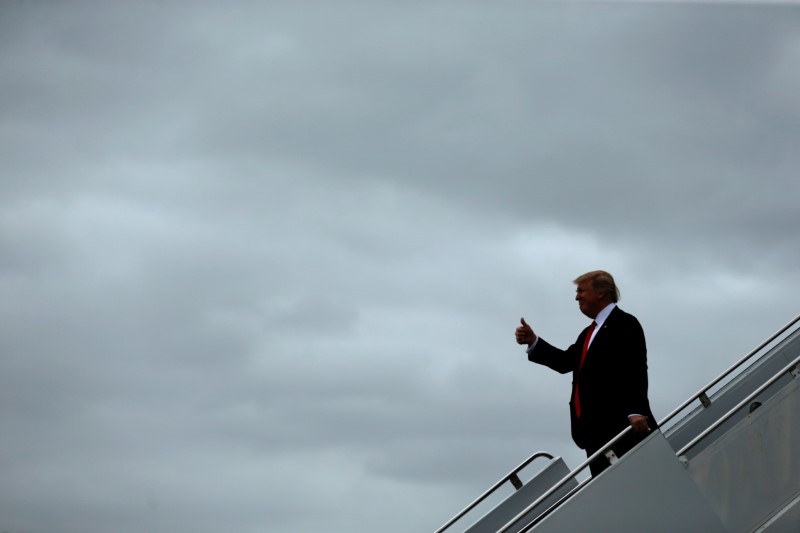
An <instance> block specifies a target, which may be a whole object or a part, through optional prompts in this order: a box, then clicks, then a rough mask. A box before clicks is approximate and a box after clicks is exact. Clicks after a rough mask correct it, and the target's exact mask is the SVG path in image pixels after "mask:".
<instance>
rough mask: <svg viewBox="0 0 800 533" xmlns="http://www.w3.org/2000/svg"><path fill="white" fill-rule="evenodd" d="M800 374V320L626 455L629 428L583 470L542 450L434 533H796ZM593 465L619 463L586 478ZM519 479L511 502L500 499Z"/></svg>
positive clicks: (799, 508)
mask: <svg viewBox="0 0 800 533" xmlns="http://www.w3.org/2000/svg"><path fill="white" fill-rule="evenodd" d="M798 377H800V316H798V317H796V318H795V319H794V320H792V321H791V322H789V323H788V324H787V325H786V326H784V327H783V328H781V329H780V330H779V331H778V332H776V333H775V334H773V335H772V336H771V337H769V338H768V339H767V340H765V341H764V342H763V343H762V344H761V345H760V346H758V347H757V348H756V349H754V350H753V351H751V352H750V353H749V354H747V355H746V356H744V357H743V358H742V359H740V360H739V361H737V362H736V363H735V364H734V365H732V366H731V367H730V368H728V369H727V370H725V371H724V372H722V373H721V374H720V375H719V376H718V377H717V378H715V379H714V380H712V381H711V382H710V383H709V384H708V385H706V386H705V387H703V388H702V389H701V390H700V391H698V392H697V393H696V394H694V395H693V396H691V397H690V398H689V399H688V400H686V401H685V402H684V403H683V404H681V405H680V406H678V407H677V408H676V409H675V410H674V411H673V412H672V413H670V414H669V415H667V416H666V417H665V418H664V420H662V421H661V422H660V424H659V425H660V426H661V429H660V430H658V431H654V432H653V433H652V434H651V435H650V436H648V437H647V438H646V439H645V440H644V441H642V442H641V443H640V444H639V445H637V446H636V447H635V448H634V449H633V450H631V451H629V452H628V453H627V454H625V456H623V457H622V458H619V459H617V458H616V457H615V456H614V455H613V452H611V451H610V448H611V446H612V445H613V444H614V443H615V442H616V441H617V440H619V439H620V438H622V437H623V436H624V435H626V434H627V432H628V431H630V428H628V429H626V430H625V431H623V432H621V433H620V434H619V435H617V436H616V437H615V438H614V439H612V440H611V441H609V443H608V444H606V446H605V448H604V449H601V450H600V451H598V452H597V453H596V454H594V455H593V456H592V457H590V458H588V459H587V460H586V461H585V462H583V463H582V464H581V465H580V466H579V467H578V468H576V469H575V470H573V471H569V470H568V468H567V466H566V465H565V464H564V461H563V460H562V459H561V458H559V457H554V456H552V455H551V454H549V453H546V452H537V453H535V454H533V455H532V456H531V457H529V458H528V459H527V460H526V461H525V462H523V463H522V464H521V465H519V466H518V467H517V468H515V469H514V470H512V471H511V472H510V473H509V474H508V475H506V476H505V477H504V478H502V479H501V480H500V481H498V482H497V483H496V484H495V485H494V486H493V487H491V488H490V489H489V490H487V491H486V492H485V493H484V494H482V495H481V496H480V497H478V498H477V499H476V500H475V501H473V502H472V503H471V504H470V505H469V506H467V508H465V509H464V510H463V511H461V512H460V513H459V514H457V515H456V516H455V517H453V518H452V519H451V520H449V521H448V522H447V523H446V524H444V525H443V526H442V527H441V528H439V529H438V530H436V532H435V533H443V532H444V531H446V530H448V531H454V530H458V531H462V532H468V533H489V532H496V533H507V532H508V533H522V532H527V531H535V532H539V533H541V532H564V531H593V532H594V531H596V532H604V531H614V532H627V531H648V532H650V531H653V532H658V531H663V532H665V533H667V532H669V533H672V532H675V531H687V532H693V531H698V532H703V533H713V532H720V533H751V532H752V533H761V532H768V533H784V532H786V533H788V532H792V533H797V532H798V531H800V459H798V457H800V454H798V453H797V451H798V450H800V392H799V391H798V389H800V379H798ZM538 459H542V460H544V461H547V462H548V463H547V464H546V465H545V466H544V467H543V468H542V469H541V471H539V472H538V473H536V474H535V475H533V477H532V478H531V479H530V480H528V481H526V482H523V481H522V480H521V478H520V475H521V472H524V471H525V470H526V469H527V468H528V467H529V465H531V464H538V463H541V461H537V460H538ZM594 460H599V461H610V462H611V463H612V464H611V466H610V467H609V468H607V469H606V470H605V471H604V472H603V473H602V474H600V475H599V476H597V477H595V478H588V477H587V473H586V469H587V467H588V465H589V464H590V463H591V462H592V461H594ZM509 484H510V485H512V487H513V488H512V491H513V492H512V493H511V495H510V496H508V497H506V498H505V499H501V500H500V501H497V500H498V494H499V493H500V492H501V489H502V488H505V489H508V485H509ZM492 498H494V501H492ZM495 502H496V503H495ZM486 507H491V508H490V509H489V510H488V511H487V510H486ZM453 528H455V529H453Z"/></svg>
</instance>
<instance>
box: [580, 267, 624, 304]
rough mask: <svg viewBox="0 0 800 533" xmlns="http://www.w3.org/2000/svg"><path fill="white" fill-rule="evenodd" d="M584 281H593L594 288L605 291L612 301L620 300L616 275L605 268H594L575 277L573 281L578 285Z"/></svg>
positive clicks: (596, 290) (597, 290)
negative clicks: (615, 280)
mask: <svg viewBox="0 0 800 533" xmlns="http://www.w3.org/2000/svg"><path fill="white" fill-rule="evenodd" d="M584 281H589V282H591V284H592V289H594V290H595V292H602V293H604V294H605V295H606V296H607V297H608V299H609V300H611V301H612V302H614V303H617V302H618V301H619V298H620V295H619V289H618V288H617V284H616V283H614V276H612V275H611V274H609V273H608V272H606V271H605V270H593V271H591V272H587V273H586V274H582V275H580V276H578V277H577V278H575V280H574V282H573V283H575V284H576V285H578V284H579V283H583V282H584Z"/></svg>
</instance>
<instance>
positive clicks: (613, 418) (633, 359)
mask: <svg viewBox="0 0 800 533" xmlns="http://www.w3.org/2000/svg"><path fill="white" fill-rule="evenodd" d="M575 284H576V285H577V288H576V291H575V299H576V300H577V301H578V306H579V307H580V310H581V312H582V313H583V314H584V315H586V316H587V317H589V318H591V319H593V322H592V324H591V325H590V326H589V327H587V328H586V329H584V330H583V331H582V332H581V333H580V335H578V338H577V340H576V341H575V344H573V345H572V346H570V347H569V348H567V349H566V350H561V349H559V348H556V347H555V346H552V345H551V344H549V343H547V342H546V341H545V340H544V339H542V338H540V337H537V335H536V334H535V333H534V332H533V329H531V327H530V326H529V325H528V324H527V323H526V322H525V319H524V318H522V319H520V324H521V325H520V326H519V327H518V328H517V329H516V340H517V342H518V343H519V344H527V345H528V359H529V360H530V361H533V362H534V363H539V364H542V365H545V366H548V367H550V368H552V369H553V370H555V371H556V372H560V373H562V374H566V373H567V372H572V376H573V378H572V396H571V398H570V402H569V406H570V409H569V410H570V419H571V427H572V439H573V440H574V441H575V444H577V445H578V446H579V447H580V448H582V449H584V450H586V455H587V457H588V456H590V455H592V454H594V453H595V452H596V451H597V450H599V449H600V448H601V447H603V446H604V445H605V444H606V443H607V442H608V441H610V440H611V439H612V438H613V437H614V436H616V435H617V434H618V433H619V432H620V431H622V430H623V429H625V428H626V427H627V426H629V425H630V426H631V427H633V431H632V432H631V433H629V434H628V435H627V436H626V437H625V438H624V439H622V441H620V442H619V443H617V445H615V446H614V447H613V449H614V453H615V454H616V455H617V456H618V457H619V456H621V455H622V454H623V453H625V452H627V451H628V450H630V449H631V448H633V447H634V446H635V445H636V444H637V443H639V442H640V441H641V440H642V439H644V438H645V437H646V436H647V434H648V433H649V432H650V431H651V430H653V429H655V428H656V427H657V423H656V420H655V418H653V413H652V412H651V411H650V402H649V401H648V399H647V347H646V345H645V340H644V331H643V330H642V326H641V325H640V324H639V321H638V320H637V319H636V317H634V316H633V315H630V314H628V313H626V312H625V311H623V310H622V309H620V308H619V307H617V305H616V303H617V301H618V300H619V290H618V289H617V286H616V284H615V283H614V278H613V277H612V276H611V274H609V273H608V272H604V271H602V270H596V271H594V272H588V273H586V274H584V275H582V276H579V277H578V278H577V279H576V280H575ZM608 466H609V463H608V461H607V460H605V459H604V458H602V457H601V458H598V459H597V460H595V461H594V462H593V463H592V465H591V466H590V468H591V471H592V475H593V476H594V475H597V474H599V473H600V472H601V471H603V470H604V469H605V468H606V467H608Z"/></svg>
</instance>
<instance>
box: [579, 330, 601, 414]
mask: <svg viewBox="0 0 800 533" xmlns="http://www.w3.org/2000/svg"><path fill="white" fill-rule="evenodd" d="M595 326H597V323H596V322H594V321H592V325H591V326H589V331H587V332H586V340H584V341H583V351H582V352H581V362H580V363H579V364H578V370H580V369H581V368H583V360H584V359H586V352H588V351H589V341H591V340H592V333H594V328H595ZM575 416H577V417H578V418H580V417H581V398H580V395H579V394H578V380H577V378H576V380H575Z"/></svg>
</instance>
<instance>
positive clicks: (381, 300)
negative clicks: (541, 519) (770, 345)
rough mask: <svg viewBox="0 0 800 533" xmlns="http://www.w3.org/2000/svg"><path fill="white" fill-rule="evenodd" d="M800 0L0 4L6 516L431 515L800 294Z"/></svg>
mask: <svg viewBox="0 0 800 533" xmlns="http://www.w3.org/2000/svg"><path fill="white" fill-rule="evenodd" d="M798 64H800V6H798V5H797V4H770V5H767V4H764V3H760V2H759V3H750V4H747V3H737V4H724V3H713V4H706V5H702V4H698V3H694V4H670V3H633V2H629V3H602V2H586V3H573V2H560V3H548V2H516V1H508V2H481V3H479V2H463V1H434V2H400V1H396V2H389V1H379V2H346V1H343V2H322V1H312V2H288V1H287V2H280V1H276V2H247V1H245V2H211V1H209V2H193V3H189V2H177V1H175V2H173V1H161V2H156V1H143V2H126V3H122V2H99V1H98V2H69V3H68V2H22V1H13V0H5V1H3V2H2V3H0V136H1V137H0V172H1V173H0V176H1V180H0V294H2V299H1V300H0V302H1V303H0V313H2V319H1V320H0V328H2V330H1V331H0V472H2V476H1V478H2V479H0V530H1V531H8V532H9V533H52V532H55V531H57V532H59V533H79V532H80V533H104V532H108V531H114V532H121V533H128V532H137V533H138V532H142V531H146V532H153V533H174V532H176V531H178V532H192V533H206V532H207V533H212V532H214V533H216V532H219V531H231V532H237V533H249V532H265V531H268V532H280V533H304V532H311V531H315V532H318V531H334V532H347V533H365V532H375V531H385V532H389V533H407V532H417V531H419V532H425V531H432V530H434V529H436V528H437V527H438V526H439V525H441V524H442V523H443V522H445V521H446V520H447V519H448V518H449V517H450V516H452V515H453V514H454V513H456V512H457V511H458V510H460V509H461V508H462V507H463V506H464V505H465V504H467V503H468V502H469V501H471V500H472V499H473V498H474V497H475V496H477V495H478V494H480V493H481V492H482V491H483V490H484V489H486V488H487V487H488V486H489V485H491V484H492V483H493V482H494V481H496V480H497V479H498V478H499V477H500V476H501V475H503V474H505V473H506V472H508V471H509V470H510V469H511V468H513V467H514V466H516V465H517V464H518V463H519V462H521V461H522V460H523V459H524V458H525V457H527V456H528V455H529V454H531V453H532V452H534V451H536V450H548V451H550V452H553V453H555V454H557V455H562V456H563V457H564V458H565V459H566V460H567V462H568V463H569V464H570V466H577V464H579V462H580V460H581V458H582V456H581V454H580V453H579V451H578V450H577V449H576V448H575V447H574V445H573V444H572V442H571V440H570V438H569V428H568V420H567V418H568V415H567V401H568V397H569V377H567V376H560V375H557V374H555V373H552V372H550V371H548V370H546V369H544V368H541V367H537V366H535V365H532V364H530V363H527V361H526V357H525V354H524V351H523V350H522V349H520V348H519V347H518V346H517V345H516V344H515V343H514V339H513V330H514V328H515V326H516V324H517V322H518V320H519V317H520V316H522V315H524V316H525V317H526V318H527V320H528V321H529V322H530V323H531V324H532V325H533V326H534V328H535V329H536V331H537V332H538V333H540V334H541V335H542V336H543V337H545V338H546V339H548V340H549V341H551V342H553V343H555V344H559V345H562V346H565V347H566V346H567V345H568V344H569V343H571V342H572V341H573V340H574V338H575V336H576V335H577V333H578V332H579V331H580V329H581V328H582V327H583V326H584V325H585V322H586V320H585V318H584V317H582V316H581V315H580V313H579V312H578V310H577V306H576V304H575V302H574V301H573V291H574V288H573V285H572V284H571V280H572V279H573V278H574V277H575V276H576V275H578V274H580V273H583V272H585V271H587V270H593V269H596V268H605V269H607V270H610V271H611V272H612V273H614V274H615V276H616V277H617V279H618V282H619V284H620V286H621V289H622V294H623V299H622V301H621V306H622V307H623V308H625V309H626V310H628V311H630V312H632V313H634V314H636V315H637V316H638V317H639V319H640V320H641V322H642V323H643V325H644V327H645V330H646V333H647V337H648V345H649V362H650V375H651V386H650V395H651V400H652V403H653V407H654V410H655V411H656V416H657V417H659V418H660V417H663V416H664V415H666V414H667V413H668V412H669V411H670V410H672V409H673V408H674V407H675V406H676V405H677V404H678V403H680V402H681V401H682V400H684V399H685V398H686V397H687V396H688V395H689V394H690V393H692V392H694V391H695V390H696V389H698V388H699V387H700V386H702V385H703V384H704V383H705V382H707V381H708V380H710V379H711V378H713V377H714V376H715V375H716V374H717V373H718V372H720V371H721V370H722V369H724V368H725V367H727V366H728V365H729V364H730V363H731V362H733V361H734V360H735V359H737V358H739V357H740V356H741V355H743V354H744V353H746V352H747V351H749V350H750V349H751V348H753V347H754V346H755V345H757V344H758V343H759V342H760V341H761V340H762V339H764V338H765V337H767V336H768V335H769V334H770V333H772V332H773V331H774V330H776V329H778V328H779V327H780V326H782V325H783V324H784V323H786V322H788V321H789V320H791V319H792V318H793V317H794V316H795V315H796V314H797V312H798V310H797V306H796V302H795V297H796V296H792V295H796V293H797V291H796V289H792V288H791V287H793V286H795V285H796V279H797V275H796V269H797V265H798V263H799V262H800V238H798V233H797V228H798V225H800V214H799V213H798V207H797V205H798V199H799V198H800V196H799V195H800V181H798V179H797V171H798V168H800V149H799V148H800V120H799V119H800V96H798V95H800V69H799V68H798Z"/></svg>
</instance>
